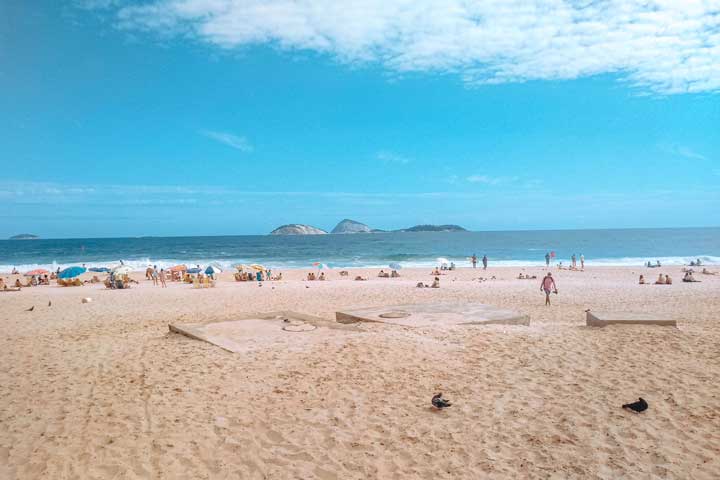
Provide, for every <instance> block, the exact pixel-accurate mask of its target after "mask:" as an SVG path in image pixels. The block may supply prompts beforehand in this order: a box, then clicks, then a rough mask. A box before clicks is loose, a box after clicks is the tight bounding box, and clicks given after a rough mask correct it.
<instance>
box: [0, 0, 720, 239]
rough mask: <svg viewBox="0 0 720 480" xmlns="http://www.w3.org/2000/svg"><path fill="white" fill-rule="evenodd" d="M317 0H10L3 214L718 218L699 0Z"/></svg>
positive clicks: (710, 87)
mask: <svg viewBox="0 0 720 480" xmlns="http://www.w3.org/2000/svg"><path fill="white" fill-rule="evenodd" d="M580 3H582V2H580ZM321 4H325V2H324V0H323V1H320V0H318V1H317V2H314V3H312V2H304V1H299V2H286V1H280V0H277V1H276V0H268V1H266V2H254V1H249V0H248V1H243V0H238V1H233V0H151V1H149V2H142V4H136V3H134V2H129V1H122V0H85V1H77V2H55V1H38V2H24V1H21V0H10V2H2V3H1V4H0V17H2V18H4V19H5V21H3V22H1V23H0V105H1V106H2V108H0V159H1V161H2V164H3V165H4V168H3V175H2V176H1V177H0V202H2V204H3V205H4V206H5V208H4V209H2V211H0V219H1V221H0V237H6V236H10V235H13V234H16V233H20V232H31V233H37V234H39V235H41V236H43V237H85V236H88V237H92V236H123V235H128V236H133V235H197V234H209V235H213V234H254V233H266V232H268V231H269V230H272V229H273V228H274V227H276V226H277V225H280V224H284V223H308V224H311V225H315V226H318V227H320V228H325V229H330V228H332V227H333V226H334V224H335V223H337V222H338V221H339V220H341V219H342V218H346V217H347V218H353V219H357V220H359V221H362V222H365V223H368V224H369V225H371V226H372V227H377V228H400V227H406V226H410V225H414V224H418V223H457V224H461V225H463V226H465V227H466V228H469V229H473V230H498V229H501V230H505V229H543V228H614V227H680V226H717V225H718V224H720V222H719V221H718V218H719V217H718V213H717V212H719V211H720V194H719V190H718V188H719V186H720V185H719V184H720V164H719V163H718V158H720V96H719V95H718V93H720V14H718V13H717V12H716V11H715V12H713V11H710V10H709V7H707V9H706V7H704V6H703V4H702V3H701V2H698V3H697V4H696V3H695V2H678V3H677V4H674V3H673V2H666V4H665V6H664V7H662V8H661V7H657V6H655V7H653V8H652V9H649V10H645V7H627V6H626V7H624V8H626V11H624V13H623V12H619V11H614V10H613V9H614V8H618V7H617V5H616V4H615V3H613V2H595V4H592V6H588V7H585V8H579V7H577V5H578V2H562V1H559V0H558V1H556V0H552V1H551V0H533V1H525V2H517V1H509V2H504V3H503V2H483V3H482V4H478V5H476V6H473V4H472V2H465V3H462V2H459V3H458V4H455V2H454V1H448V2H447V3H444V4H443V6H442V7H441V8H440V7H438V6H437V5H436V2H429V3H427V4H426V3H425V2H424V1H418V2H412V3H408V2H401V1H386V2H377V3H376V2H375V1H374V0H372V1H370V0H368V2H363V3H362V4H359V3H357V2H329V3H327V4H326V5H324V6H323V5H321ZM550 4H552V5H550ZM358 5H360V6H359V7H358ZM468 5H469V6H468ZM508 5H510V6H511V7H514V9H511V11H509V12H508V11H507V9H508V8H509V7H508ZM340 7H342V8H340ZM550 7H552V8H553V9H554V10H552V15H549V14H544V13H542V12H543V11H544V10H543V8H545V9H550ZM633 8H635V10H633ZM627 10H629V11H627ZM620 13H623V15H621V14H620Z"/></svg>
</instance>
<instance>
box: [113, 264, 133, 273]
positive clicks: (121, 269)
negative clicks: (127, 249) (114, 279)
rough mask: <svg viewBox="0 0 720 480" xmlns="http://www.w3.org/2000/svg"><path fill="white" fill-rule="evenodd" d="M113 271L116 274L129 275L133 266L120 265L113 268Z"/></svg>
mask: <svg viewBox="0 0 720 480" xmlns="http://www.w3.org/2000/svg"><path fill="white" fill-rule="evenodd" d="M112 273H113V274H115V275H129V274H130V273H132V268H130V267H128V266H127V265H120V266H119V267H115V268H113V270H112Z"/></svg>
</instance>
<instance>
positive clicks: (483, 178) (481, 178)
mask: <svg viewBox="0 0 720 480" xmlns="http://www.w3.org/2000/svg"><path fill="white" fill-rule="evenodd" d="M465 180H467V181H468V182H470V183H481V184H484V185H498V184H501V183H512V182H516V181H517V180H518V177H491V176H489V175H470V176H469V177H467V178H465Z"/></svg>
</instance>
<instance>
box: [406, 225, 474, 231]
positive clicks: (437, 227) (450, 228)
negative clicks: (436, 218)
mask: <svg viewBox="0 0 720 480" xmlns="http://www.w3.org/2000/svg"><path fill="white" fill-rule="evenodd" d="M395 231H396V232H467V230H465V229H464V228H463V227H461V226H460V225H415V226H414V227H410V228H403V229H401V230H395Z"/></svg>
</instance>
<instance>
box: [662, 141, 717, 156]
mask: <svg viewBox="0 0 720 480" xmlns="http://www.w3.org/2000/svg"><path fill="white" fill-rule="evenodd" d="M659 148H660V150H662V151H663V152H666V153H669V154H671V155H674V156H676V157H683V158H687V159H690V160H707V157H706V156H705V155H702V154H700V153H698V152H696V151H695V150H693V149H692V148H690V147H687V146H683V145H677V144H661V145H659Z"/></svg>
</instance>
